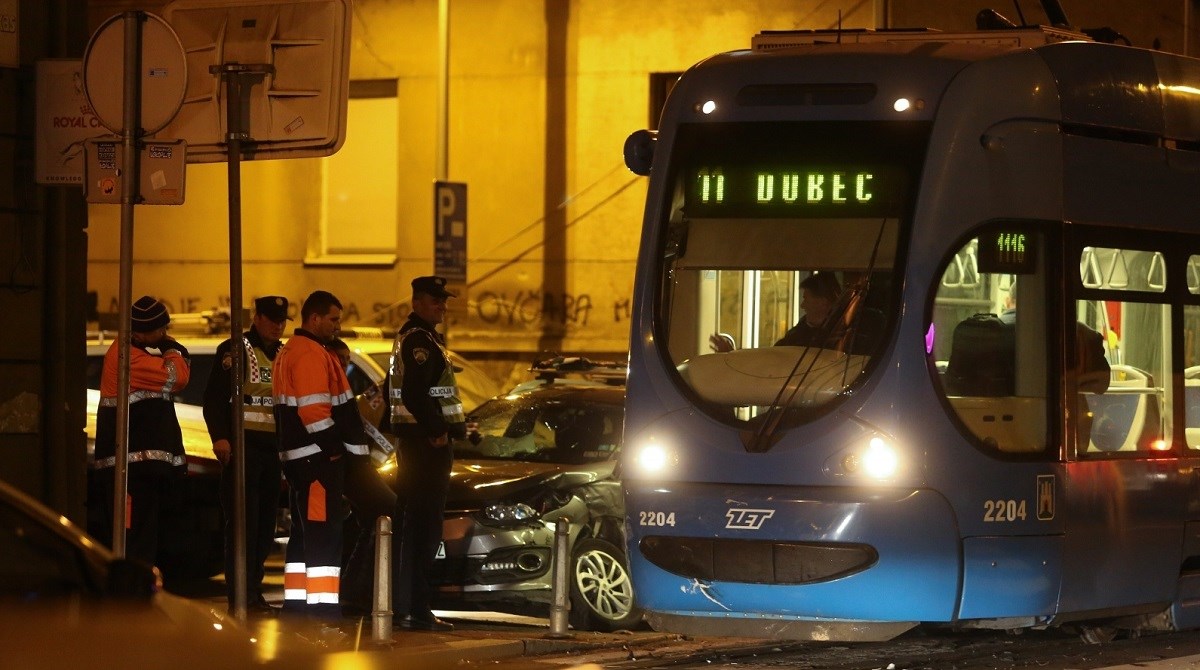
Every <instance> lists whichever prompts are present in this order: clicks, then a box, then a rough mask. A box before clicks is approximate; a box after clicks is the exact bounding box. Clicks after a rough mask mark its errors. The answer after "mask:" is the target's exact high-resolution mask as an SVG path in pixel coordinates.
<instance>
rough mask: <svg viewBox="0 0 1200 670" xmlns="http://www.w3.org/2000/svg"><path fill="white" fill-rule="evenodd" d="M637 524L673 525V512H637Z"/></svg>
mask: <svg viewBox="0 0 1200 670" xmlns="http://www.w3.org/2000/svg"><path fill="white" fill-rule="evenodd" d="M638 525H639V526H658V527H660V528H661V527H663V526H674V525H675V513H674V512H638Z"/></svg>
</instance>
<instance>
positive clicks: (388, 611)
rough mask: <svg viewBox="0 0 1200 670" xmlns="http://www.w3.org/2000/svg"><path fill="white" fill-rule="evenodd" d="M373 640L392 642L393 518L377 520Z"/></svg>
mask: <svg viewBox="0 0 1200 670" xmlns="http://www.w3.org/2000/svg"><path fill="white" fill-rule="evenodd" d="M371 640H372V641H373V642H376V643H383V644H386V643H390V642H391V641H392V517H390V516H381V517H379V518H378V519H376V520H375V597H374V607H373V609H372V611H371Z"/></svg>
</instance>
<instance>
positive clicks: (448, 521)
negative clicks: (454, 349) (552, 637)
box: [434, 358, 641, 631]
mask: <svg viewBox="0 0 1200 670" xmlns="http://www.w3.org/2000/svg"><path fill="white" fill-rule="evenodd" d="M533 370H534V371H535V372H536V373H538V379H536V380H534V381H530V382H526V383H525V384H522V385H520V386H518V387H517V388H515V389H513V390H512V391H511V392H510V393H508V394H505V395H501V396H497V397H495V398H493V399H491V400H489V401H488V402H486V403H484V404H483V405H480V406H479V407H478V408H477V409H476V410H475V411H474V412H473V413H472V416H471V418H470V419H469V420H470V421H473V422H474V423H475V424H477V425H476V426H475V431H474V432H472V434H471V435H470V438H471V439H470V443H462V444H460V445H456V447H455V462H454V468H453V471H452V472H451V479H450V491H449V496H448V502H447V507H446V518H445V524H444V526H443V547H442V549H443V550H442V551H439V560H438V561H437V562H436V564H435V568H434V571H435V573H434V575H435V581H436V583H437V584H438V587H439V606H441V607H445V608H447V609H462V608H467V607H469V608H479V609H492V610H503V611H510V612H517V613H528V614H540V615H545V613H546V612H547V610H548V605H549V603H550V602H551V598H552V596H551V563H552V556H551V547H552V546H553V539H554V524H555V522H556V521H557V520H559V519H562V518H567V519H569V520H570V545H571V555H570V561H571V570H570V575H571V577H570V581H571V614H570V622H571V625H572V626H573V627H575V628H576V629H581V630H582V629H587V630H602V631H612V630H619V629H628V628H632V627H634V626H636V625H637V624H638V623H639V622H640V621H641V612H640V611H639V610H638V608H637V607H636V606H635V604H634V597H633V587H632V584H631V582H630V580H629V573H628V564H627V562H626V558H625V552H624V550H623V549H622V547H624V526H623V518H624V510H623V503H622V498H621V485H620V482H619V480H618V478H617V474H618V473H617V472H616V467H617V453H618V450H619V449H620V445H621V429H622V424H623V418H624V400H625V389H624V381H625V367H624V366H623V365H620V364H607V363H592V362H590V361H587V360H586V359H561V358H560V359H555V360H553V361H549V362H545V363H540V364H538V365H535V366H534V368H533Z"/></svg>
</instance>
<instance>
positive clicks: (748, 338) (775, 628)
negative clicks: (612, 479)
mask: <svg viewBox="0 0 1200 670" xmlns="http://www.w3.org/2000/svg"><path fill="white" fill-rule="evenodd" d="M1075 37H1076V36H1073V35H1071V34H1069V33H1065V32H1063V31H1058V30H1056V29H1051V28H1044V27H1043V28H1031V29H1015V30H1005V31H996V32H983V33H963V34H952V33H929V32H923V31H910V32H904V31H847V32H842V31H839V32H837V33H834V32H788V33H763V34H760V35H758V36H756V38H755V40H754V44H753V47H752V48H751V49H749V50H745V51H737V52H733V53H727V54H721V55H717V56H714V57H712V58H710V59H708V60H705V61H703V62H701V63H699V64H697V65H696V66H694V67H693V68H692V69H690V70H689V71H688V72H686V73H685V74H684V75H683V76H682V77H681V79H680V80H679V82H678V84H677V85H676V86H675V88H674V90H673V91H672V93H671V95H670V97H669V99H668V102H667V106H666V108H665V110H664V112H663V116H662V122H661V124H660V130H659V131H658V132H657V133H656V134H653V133H648V132H646V131H639V132H638V133H635V134H634V135H632V136H631V137H630V139H629V141H628V142H627V143H626V157H627V163H628V164H629V165H630V167H631V169H633V170H634V171H635V172H640V173H642V174H648V175H649V176H650V181H649V191H648V200H647V204H646V210H645V221H644V230H643V235H642V239H641V248H640V256H639V260H638V270H637V273H638V274H637V280H636V289H635V298H634V317H633V324H632V339H631V353H630V373H629V380H628V395H627V409H626V424H625V444H626V445H627V446H626V450H625V453H624V456H623V458H624V464H623V470H622V472H623V478H624V486H625V496H626V522H627V527H628V531H629V532H628V556H629V560H630V565H631V571H632V575H633V579H634V586H635V592H636V593H637V596H638V599H639V604H640V605H641V606H642V607H644V608H645V610H646V612H647V616H648V617H649V621H650V622H651V624H652V625H653V626H654V627H655V628H658V629H666V630H673V631H679V632H689V633H699V634H706V633H707V634H745V635H755V636H776V637H782V638H803V639H846V640H866V639H887V638H889V637H892V636H895V635H897V634H899V633H901V632H903V631H905V630H907V629H909V628H911V627H913V626H915V625H917V624H920V623H936V624H946V625H952V626H958V627H977V628H996V629H1018V628H1026V627H1046V626H1058V625H1062V624H1066V623H1071V624H1074V625H1079V626H1081V627H1082V628H1083V629H1084V630H1085V631H1104V630H1112V629H1119V628H1130V629H1179V628H1186V627H1194V626H1196V625H1198V624H1200V470H1198V469H1197V466H1200V61H1196V60H1193V59H1189V58H1184V57H1179V56H1175V55H1170V54H1166V53H1159V52H1153V51H1147V50H1140V49H1135V48H1129V47H1121V46H1114V45H1109V44H1099V43H1093V42H1088V41H1082V40H1076V39H1074V38H1075Z"/></svg>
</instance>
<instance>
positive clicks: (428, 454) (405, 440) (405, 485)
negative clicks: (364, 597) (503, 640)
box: [389, 277, 466, 631]
mask: <svg viewBox="0 0 1200 670" xmlns="http://www.w3.org/2000/svg"><path fill="white" fill-rule="evenodd" d="M412 289H413V296H412V310H413V311H412V314H410V315H409V316H408V321H407V322H406V323H405V324H404V326H403V327H402V328H401V329H400V332H399V333H398V334H397V335H396V342H395V344H394V345H393V346H392V364H391V370H390V371H389V372H390V379H389V382H390V385H391V393H390V402H389V404H390V406H391V418H392V430H393V432H394V433H395V434H396V436H397V437H399V438H400V445H399V451H400V463H401V466H400V469H399V477H400V480H399V482H398V483H399V491H398V494H397V497H396V515H395V518H396V519H397V520H398V527H399V533H398V540H397V544H396V546H397V553H398V558H399V561H400V575H399V577H398V580H397V581H398V584H397V587H396V589H395V593H396V598H395V603H394V609H395V613H396V616H397V624H398V625H399V626H400V627H401V628H407V629H410V630H431V631H448V630H452V629H453V626H451V625H450V624H448V623H446V622H445V621H442V620H441V619H438V618H437V617H435V616H434V615H433V611H432V609H431V595H432V585H431V584H430V572H431V569H432V567H433V561H434V559H435V558H436V555H437V550H438V545H439V544H440V543H441V540H442V516H443V514H444V508H445V506H446V489H447V486H448V485H449V482H450V465H451V462H452V460H453V453H452V451H451V446H450V445H451V440H454V439H462V438H464V437H466V428H465V422H466V418H465V417H464V416H463V408H462V403H461V402H459V399H458V388H457V386H456V385H455V381H454V368H453V366H452V365H451V364H450V359H449V358H447V356H446V350H445V347H444V344H443V343H444V340H443V338H442V336H441V335H440V334H439V333H438V332H437V331H436V330H435V328H436V326H437V324H439V323H441V322H442V320H443V318H445V315H446V299H447V298H452V297H454V294H453V293H451V292H450V291H447V290H446V280H445V279H444V278H442V277H417V278H416V279H414V280H413V281H412Z"/></svg>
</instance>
